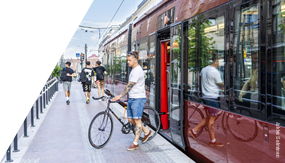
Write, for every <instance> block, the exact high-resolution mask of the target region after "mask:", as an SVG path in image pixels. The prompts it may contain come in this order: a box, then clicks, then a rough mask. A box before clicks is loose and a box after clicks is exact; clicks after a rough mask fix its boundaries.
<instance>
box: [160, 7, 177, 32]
mask: <svg viewBox="0 0 285 163" xmlns="http://www.w3.org/2000/svg"><path fill="white" fill-rule="evenodd" d="M166 16H167V18H168V21H169V22H168V23H167V24H172V23H175V7H173V8H171V9H170V10H168V11H166V12H165V13H163V14H161V15H159V16H158V17H157V29H161V28H164V27H166V26H167V24H166V23H165V17H166Z"/></svg>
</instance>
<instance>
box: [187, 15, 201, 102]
mask: <svg viewBox="0 0 285 163" xmlns="http://www.w3.org/2000/svg"><path fill="white" fill-rule="evenodd" d="M185 32H186V34H185V35H188V39H187V41H188V42H187V41H185V43H186V44H187V45H186V46H187V47H188V48H187V49H186V50H187V51H188V55H185V57H184V60H185V63H187V64H186V66H187V69H186V70H184V71H186V72H188V73H187V74H184V78H185V79H184V91H185V92H186V93H187V94H188V95H189V97H190V99H191V100H195V99H194V97H198V93H197V91H198V77H197V74H199V72H198V70H197V68H198V64H197V58H198V54H197V40H196V33H197V20H196V19H192V20H190V22H189V26H188V30H186V31H185Z"/></svg>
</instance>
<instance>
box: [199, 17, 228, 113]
mask: <svg viewBox="0 0 285 163" xmlns="http://www.w3.org/2000/svg"><path fill="white" fill-rule="evenodd" d="M199 20H200V26H199V32H200V47H199V48H200V57H199V58H200V69H201V70H202V69H204V68H205V67H207V66H209V65H211V66H210V67H213V65H215V69H217V70H218V71H217V72H219V73H218V74H217V75H218V77H216V78H217V79H221V80H220V81H219V82H217V81H218V80H215V82H216V83H215V86H216V88H217V90H218V92H216V93H217V94H216V95H215V96H218V97H220V98H219V100H222V97H224V96H223V95H224V88H223V86H221V87H220V86H217V85H218V83H224V67H225V64H224V56H225V54H224V53H225V49H224V46H225V41H224V40H225V34H224V31H225V19H224V16H223V15H221V16H219V15H213V16H210V17H209V18H206V19H205V18H204V17H203V15H201V16H200V17H199ZM213 56H215V57H214V58H213ZM201 72H202V71H201ZM201 78H202V77H201ZM201 80H202V79H201ZM202 82H203V81H202ZM219 88H220V89H219ZM203 90H204V92H203ZM201 95H202V97H203V98H204V97H205V95H206V94H205V89H203V87H202V94H201ZM218 97H215V99H216V100H218ZM205 104H207V103H205ZM219 106H220V105H219ZM216 107H218V106H216ZM218 108H219V107H218Z"/></svg>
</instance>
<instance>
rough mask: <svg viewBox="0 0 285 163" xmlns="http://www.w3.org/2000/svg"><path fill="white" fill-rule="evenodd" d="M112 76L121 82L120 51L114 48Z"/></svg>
mask: <svg viewBox="0 0 285 163" xmlns="http://www.w3.org/2000/svg"><path fill="white" fill-rule="evenodd" d="M114 66H115V67H114V75H115V79H117V80H121V49H120V48H116V53H115V55H114Z"/></svg>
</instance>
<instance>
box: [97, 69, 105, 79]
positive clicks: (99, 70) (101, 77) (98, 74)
mask: <svg viewBox="0 0 285 163" xmlns="http://www.w3.org/2000/svg"><path fill="white" fill-rule="evenodd" d="M96 78H97V80H104V74H103V72H102V69H101V67H98V68H97V69H96Z"/></svg>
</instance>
